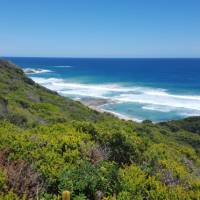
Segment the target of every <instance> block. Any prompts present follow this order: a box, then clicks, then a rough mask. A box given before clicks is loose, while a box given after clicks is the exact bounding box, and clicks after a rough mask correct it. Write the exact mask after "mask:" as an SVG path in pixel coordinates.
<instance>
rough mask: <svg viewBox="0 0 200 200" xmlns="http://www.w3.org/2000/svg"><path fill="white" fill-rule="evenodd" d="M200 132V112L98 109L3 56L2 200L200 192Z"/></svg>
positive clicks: (125, 199) (121, 198) (126, 198)
mask: <svg viewBox="0 0 200 200" xmlns="http://www.w3.org/2000/svg"><path fill="white" fill-rule="evenodd" d="M199 133H200V118H199V117H195V118H188V119H185V120H180V121H171V122H164V123H160V124H153V123H151V122H150V121H144V122H143V123H141V124H139V123H136V122H132V121H125V120H120V119H118V118H116V117H114V116H112V115H110V114H106V113H98V112H96V111H93V110H91V109H89V108H87V107H85V106H84V105H82V104H81V103H80V102H76V101H72V100H70V99H67V98H64V97H61V96H59V95H58V94H56V93H55V92H52V91H49V90H47V89H46V88H43V87H41V86H39V85H38V84H36V83H34V82H33V81H32V80H30V79H28V78H27V77H26V76H25V75H24V73H23V71H22V70H21V69H20V68H18V67H16V66H15V65H13V64H11V63H9V62H6V61H0V200H1V199H2V200H13V199H14V200H18V199H24V200H25V199H47V200H51V199H52V200H54V199H59V196H60V195H61V193H62V191H63V190H69V191H70V192H71V194H72V199H73V200H86V199H91V200H93V199H97V200H98V199H99V200H100V199H103V200H114V199H117V200H134V199H136V200H142V199H153V200H154V199H156V200H161V199H162V200H164V199H167V200H172V199H179V200H187V199H188V200H198V199H200V135H199Z"/></svg>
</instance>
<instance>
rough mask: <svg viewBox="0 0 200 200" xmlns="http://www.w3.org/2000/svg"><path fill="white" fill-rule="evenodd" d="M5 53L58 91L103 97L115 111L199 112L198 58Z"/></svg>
mask: <svg viewBox="0 0 200 200" xmlns="http://www.w3.org/2000/svg"><path fill="white" fill-rule="evenodd" d="M9 59H10V60H11V61H13V62H14V63H16V64H17V65H20V66H21V67H23V68H24V69H26V70H27V68H28V69H31V70H32V72H33V70H35V71H34V73H31V74H28V76H29V77H31V78H32V79H33V80H34V81H36V82H38V83H40V84H42V85H43V86H45V87H47V88H49V89H52V90H55V91H57V92H59V93H60V94H61V95H63V96H67V97H70V98H73V99H76V100H81V99H82V98H85V97H90V98H97V99H98V98H101V99H106V100H107V101H108V103H107V104H105V105H101V106H100V108H101V109H104V110H106V111H109V112H112V113H115V114H118V115H119V116H120V117H124V118H130V119H134V120H138V121H142V120H145V119H149V120H152V121H154V122H158V121H165V120H171V119H181V118H184V117H188V116H194V115H195V116H196V115H200V78H199V75H200V59H91V58H88V59H81V58H9ZM38 69H40V70H38ZM29 72H30V71H29Z"/></svg>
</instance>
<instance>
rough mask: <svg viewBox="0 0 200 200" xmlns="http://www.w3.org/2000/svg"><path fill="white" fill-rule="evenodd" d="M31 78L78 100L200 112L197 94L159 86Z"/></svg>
mask: <svg viewBox="0 0 200 200" xmlns="http://www.w3.org/2000/svg"><path fill="white" fill-rule="evenodd" d="M32 79H33V80H34V81H35V82H37V83H39V84H41V85H43V86H45V87H47V88H49V89H51V90H55V91H57V92H59V93H60V94H61V95H63V96H71V97H74V98H80V99H81V98H82V97H94V98H105V99H108V100H110V102H111V103H113V102H115V103H119V104H120V103H137V104H141V108H142V109H144V110H145V109H146V110H152V111H159V112H179V114H180V115H182V116H192V115H200V96H197V95H195V96H193V95H176V94H172V93H170V92H168V91H167V90H165V89H162V88H150V87H134V86H129V87H128V86H124V85H120V84H83V83H73V82H67V81H66V80H64V79H58V78H38V77H32ZM109 112H111V111H109ZM113 114H114V113H113ZM118 114H119V115H121V114H120V113H118ZM115 115H116V113H115ZM123 118H125V117H123ZM128 118H129V117H128Z"/></svg>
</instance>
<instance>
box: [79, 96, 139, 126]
mask: <svg viewBox="0 0 200 200" xmlns="http://www.w3.org/2000/svg"><path fill="white" fill-rule="evenodd" d="M78 101H79V102H81V103H82V104H83V105H85V106H87V107H89V108H90V109H92V110H95V111H97V112H100V113H109V114H112V115H113V116H115V117H118V118H119V119H123V120H127V121H134V122H138V123H141V122H142V120H139V119H135V118H131V117H127V116H126V115H123V114H120V113H117V112H113V111H110V110H106V109H104V108H102V106H104V105H106V104H111V103H114V102H113V101H110V100H109V99H103V98H92V97H87V98H82V99H79V100H78Z"/></svg>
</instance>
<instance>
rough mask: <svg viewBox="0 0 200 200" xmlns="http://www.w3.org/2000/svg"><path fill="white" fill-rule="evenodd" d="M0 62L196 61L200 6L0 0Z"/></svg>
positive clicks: (162, 0)
mask: <svg viewBox="0 0 200 200" xmlns="http://www.w3.org/2000/svg"><path fill="white" fill-rule="evenodd" d="M0 56H54V57H200V0H0Z"/></svg>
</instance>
